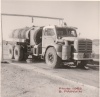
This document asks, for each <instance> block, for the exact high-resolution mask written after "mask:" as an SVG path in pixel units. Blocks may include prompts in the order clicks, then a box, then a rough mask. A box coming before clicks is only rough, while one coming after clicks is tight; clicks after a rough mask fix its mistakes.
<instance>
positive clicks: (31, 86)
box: [1, 63, 99, 97]
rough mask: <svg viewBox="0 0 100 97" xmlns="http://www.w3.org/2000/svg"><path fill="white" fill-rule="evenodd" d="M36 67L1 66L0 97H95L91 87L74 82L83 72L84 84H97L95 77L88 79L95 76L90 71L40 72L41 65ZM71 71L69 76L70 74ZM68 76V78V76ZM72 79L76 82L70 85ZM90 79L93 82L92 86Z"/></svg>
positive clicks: (92, 71)
mask: <svg viewBox="0 0 100 97" xmlns="http://www.w3.org/2000/svg"><path fill="white" fill-rule="evenodd" d="M36 65H37V64H36V63H35V64H33V63H32V64H31V63H30V64H25V63H20V64H19V63H14V64H2V65H1V67H2V69H1V71H2V72H1V78H2V81H1V86H2V87H1V90H2V91H1V94H2V95H1V97H99V96H98V88H97V87H94V86H95V85H94V86H90V85H88V84H87V85H86V84H85V83H84V84H81V83H80V82H81V80H78V78H79V79H80V77H78V76H79V73H80V76H84V75H83V73H82V72H84V73H85V76H87V75H86V74H88V76H87V77H86V79H85V80H88V81H89V80H90V83H93V82H94V83H95V82H98V81H97V79H96V76H95V77H94V78H91V77H89V76H91V75H92V77H93V75H95V74H98V73H97V71H95V70H92V69H91V70H90V71H89V70H88V71H82V70H75V69H57V70H52V69H50V68H47V67H46V68H43V65H45V64H44V63H41V65H40V64H38V65H39V66H40V67H39V66H38V65H37V66H36ZM58 71H59V72H60V73H58ZM65 71H66V72H65ZM72 71H73V73H71V72H72ZM87 72H89V73H87ZM68 73H70V75H71V77H69V76H68ZM93 73H94V74H93ZM60 74H61V75H60ZM65 74H66V75H65ZM89 74H90V75H89ZM62 75H64V76H62ZM72 75H73V77H72ZM76 75H78V76H77V81H75V80H73V81H71V80H72V79H73V78H74V77H75V76H76ZM65 76H66V77H65ZM81 78H82V77H81ZM87 78H88V79H87ZM74 79H75V78H74ZM83 79H84V78H83ZM83 79H82V80H83ZM91 79H93V80H92V82H91ZM95 79H96V80H95ZM68 89H69V90H68ZM73 89H74V90H73ZM76 89H77V90H76Z"/></svg>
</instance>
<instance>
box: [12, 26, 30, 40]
mask: <svg viewBox="0 0 100 97" xmlns="http://www.w3.org/2000/svg"><path fill="white" fill-rule="evenodd" d="M29 29H30V28H29V27H25V28H20V29H15V30H14V31H13V32H12V35H11V36H12V38H19V39H28V38H29Z"/></svg>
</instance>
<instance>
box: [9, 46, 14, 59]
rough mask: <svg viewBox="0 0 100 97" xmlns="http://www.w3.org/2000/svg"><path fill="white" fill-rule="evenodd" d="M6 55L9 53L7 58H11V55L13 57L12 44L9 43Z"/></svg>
mask: <svg viewBox="0 0 100 97" xmlns="http://www.w3.org/2000/svg"><path fill="white" fill-rule="evenodd" d="M8 55H9V59H13V57H14V47H13V46H12V45H9V47H8Z"/></svg>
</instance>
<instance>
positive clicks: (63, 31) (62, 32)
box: [56, 28, 77, 37]
mask: <svg viewBox="0 0 100 97" xmlns="http://www.w3.org/2000/svg"><path fill="white" fill-rule="evenodd" d="M56 31H57V36H58V37H77V34H76V30H75V29H71V28H56Z"/></svg>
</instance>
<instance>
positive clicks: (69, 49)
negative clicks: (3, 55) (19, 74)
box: [9, 25, 92, 68]
mask: <svg viewBox="0 0 100 97" xmlns="http://www.w3.org/2000/svg"><path fill="white" fill-rule="evenodd" d="M12 39H14V41H16V42H15V44H13V45H12V44H9V58H10V59H14V60H15V61H23V60H26V59H27V58H28V56H29V55H31V56H32V59H34V60H35V59H36V58H40V59H44V60H45V62H46V64H47V65H48V66H50V67H52V68H54V67H61V66H62V62H72V63H74V65H76V66H77V67H82V68H84V67H85V66H86V65H87V63H88V61H90V60H92V40H90V39H83V38H79V37H78V35H77V32H76V28H75V27H68V26H66V27H62V26H55V25H54V26H41V27H39V26H32V27H25V28H20V29H15V30H14V31H13V32H12Z"/></svg>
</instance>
